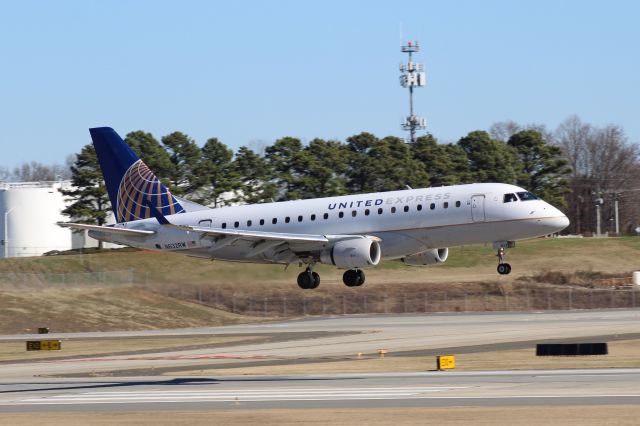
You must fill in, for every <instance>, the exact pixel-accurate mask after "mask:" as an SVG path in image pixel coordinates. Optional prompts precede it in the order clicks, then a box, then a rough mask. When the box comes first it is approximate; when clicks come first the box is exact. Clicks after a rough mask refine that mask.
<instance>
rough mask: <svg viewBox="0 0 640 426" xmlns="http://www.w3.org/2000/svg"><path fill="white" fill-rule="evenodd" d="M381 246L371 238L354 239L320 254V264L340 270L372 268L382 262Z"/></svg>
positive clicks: (339, 242)
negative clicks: (333, 266)
mask: <svg viewBox="0 0 640 426" xmlns="http://www.w3.org/2000/svg"><path fill="white" fill-rule="evenodd" d="M381 255H382V253H381V251H380V244H379V243H378V242H377V241H375V240H373V239H371V238H366V237H364V238H352V239H349V240H342V241H338V242H337V243H335V244H334V245H333V246H332V247H331V248H330V249H329V250H325V251H323V252H322V253H321V254H320V262H322V263H327V264H330V265H335V266H337V267H338V268H340V269H352V268H370V267H372V266H376V265H377V264H378V263H379V262H380V257H381Z"/></svg>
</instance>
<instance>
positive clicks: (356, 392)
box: [13, 386, 467, 405]
mask: <svg viewBox="0 0 640 426" xmlns="http://www.w3.org/2000/svg"><path fill="white" fill-rule="evenodd" d="M466 388H467V387H459V386H429V387H381V388H376V387H370V388H275V389H274V388H265V389H227V390H184V391H153V390H149V391H132V392H87V393H81V394H62V395H53V396H42V397H38V398H28V399H23V400H18V401H15V402H13V404H17V405H54V404H125V403H126V404H135V403H150V402H257V401H332V400H345V399H348V400H362V399H405V398H410V399H415V398H424V397H426V396H427V395H428V394H432V393H436V392H444V391H449V390H456V389H466Z"/></svg>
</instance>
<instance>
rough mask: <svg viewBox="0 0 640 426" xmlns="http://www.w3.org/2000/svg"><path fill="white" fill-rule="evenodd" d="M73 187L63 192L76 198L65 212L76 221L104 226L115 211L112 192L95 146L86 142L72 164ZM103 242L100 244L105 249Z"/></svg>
mask: <svg viewBox="0 0 640 426" xmlns="http://www.w3.org/2000/svg"><path fill="white" fill-rule="evenodd" d="M71 181H72V183H73V188H72V189H68V190H63V191H62V194H63V195H65V196H68V197H69V198H70V200H71V201H72V203H71V204H69V205H68V206H67V207H66V208H65V209H64V210H63V211H62V214H64V215H67V216H69V217H70V218H71V220H72V221H74V222H80V223H89V224H96V225H104V224H105V222H106V219H107V215H108V214H109V213H110V212H111V203H110V202H109V194H108V193H107V188H106V186H105V184H104V180H103V178H102V171H101V169H100V164H99V163H98V158H97V156H96V151H95V148H94V147H93V145H92V144H88V145H85V146H84V147H83V148H82V151H80V154H78V156H77V157H76V161H75V162H74V163H73V165H72V166H71ZM102 246H103V244H102V241H100V242H99V247H100V248H102Z"/></svg>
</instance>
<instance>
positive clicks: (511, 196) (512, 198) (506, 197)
mask: <svg viewBox="0 0 640 426" xmlns="http://www.w3.org/2000/svg"><path fill="white" fill-rule="evenodd" d="M514 201H518V198H517V197H516V194H504V198H503V199H502V202H504V203H512V202H514Z"/></svg>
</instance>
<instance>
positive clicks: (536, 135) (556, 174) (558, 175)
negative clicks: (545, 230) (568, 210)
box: [507, 130, 571, 205]
mask: <svg viewBox="0 0 640 426" xmlns="http://www.w3.org/2000/svg"><path fill="white" fill-rule="evenodd" d="M507 144H508V145H509V146H510V147H512V148H513V149H514V150H515V152H516V154H517V157H518V159H519V162H520V164H521V166H522V168H521V170H520V171H519V173H518V175H517V184H518V185H519V186H521V187H523V188H526V189H527V190H529V191H531V192H534V193H536V194H537V195H539V196H540V197H542V198H543V199H544V200H545V201H547V202H549V203H551V204H553V205H564V204H565V203H564V201H565V198H564V197H565V195H566V194H567V193H569V182H568V179H567V178H568V176H569V174H570V173H571V168H570V167H569V166H568V162H567V160H566V159H565V158H563V156H562V150H561V149H560V147H558V146H555V145H549V144H547V143H546V141H545V140H544V137H543V136H542V133H540V132H539V131H537V130H523V131H520V132H518V133H515V134H514V135H512V136H511V137H510V138H509V141H508V142H507Z"/></svg>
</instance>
